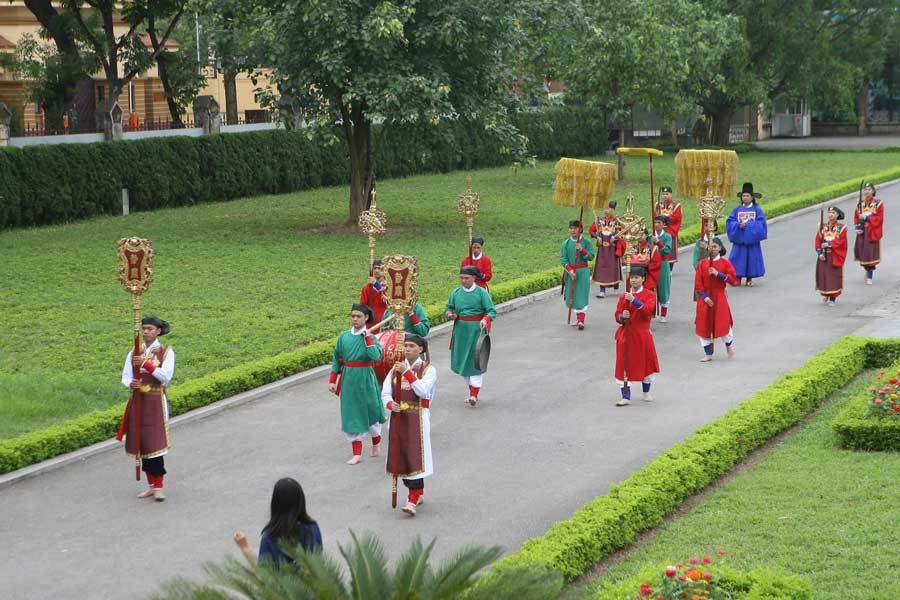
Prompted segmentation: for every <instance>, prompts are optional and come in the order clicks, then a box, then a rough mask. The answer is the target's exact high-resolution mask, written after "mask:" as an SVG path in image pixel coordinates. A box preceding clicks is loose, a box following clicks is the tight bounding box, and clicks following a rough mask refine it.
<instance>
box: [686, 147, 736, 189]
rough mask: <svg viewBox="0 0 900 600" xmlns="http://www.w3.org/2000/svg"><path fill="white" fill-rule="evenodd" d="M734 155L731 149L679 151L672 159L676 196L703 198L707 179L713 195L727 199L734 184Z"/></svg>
mask: <svg viewBox="0 0 900 600" xmlns="http://www.w3.org/2000/svg"><path fill="white" fill-rule="evenodd" d="M737 163H738V157H737V152H735V151H734V150H679V151H678V154H677V155H676V156H675V170H676V172H677V180H678V195H679V196H682V197H685V198H695V199H700V198H702V197H703V196H704V195H706V189H707V188H706V178H707V177H709V178H711V179H712V186H711V189H712V193H713V195H715V196H721V197H722V198H728V197H730V196H731V195H732V194H733V193H734V186H735V184H736V183H737Z"/></svg>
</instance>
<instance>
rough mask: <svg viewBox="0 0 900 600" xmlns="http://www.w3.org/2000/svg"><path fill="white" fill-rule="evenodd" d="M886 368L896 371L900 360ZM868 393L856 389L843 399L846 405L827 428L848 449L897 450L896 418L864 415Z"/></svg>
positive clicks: (899, 425) (898, 424) (899, 426)
mask: <svg viewBox="0 0 900 600" xmlns="http://www.w3.org/2000/svg"><path fill="white" fill-rule="evenodd" d="M890 370H891V371H892V372H897V371H898V370H900V361H897V362H894V363H893V364H892V365H891V367H890ZM869 396H870V392H869V390H868V388H867V389H865V390H862V391H860V392H859V393H858V394H857V395H856V396H854V397H853V398H851V399H850V400H848V401H847V404H846V406H844V408H843V409H842V410H841V412H839V413H838V415H837V416H836V417H835V418H834V419H832V421H831V429H832V430H833V431H834V433H835V434H836V435H837V436H838V439H839V440H840V443H841V446H843V447H844V448H848V449H850V450H866V451H881V452H900V419H898V418H896V417H888V418H880V419H879V418H871V417H870V418H866V411H867V410H868V406H869Z"/></svg>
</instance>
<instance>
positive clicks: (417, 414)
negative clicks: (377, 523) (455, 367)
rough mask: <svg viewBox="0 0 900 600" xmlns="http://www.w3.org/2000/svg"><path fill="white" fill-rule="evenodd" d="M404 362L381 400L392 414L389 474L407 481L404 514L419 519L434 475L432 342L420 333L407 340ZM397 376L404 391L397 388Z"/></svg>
mask: <svg viewBox="0 0 900 600" xmlns="http://www.w3.org/2000/svg"><path fill="white" fill-rule="evenodd" d="M403 356H404V360H402V361H398V362H397V363H395V364H394V368H393V370H392V371H391V372H390V373H388V376H387V377H385V379H384V384H383V385H382V387H381V400H382V402H384V407H385V408H386V409H387V410H389V411H391V427H390V434H389V436H388V438H389V443H388V455H387V472H388V473H390V474H391V475H393V476H394V477H399V478H402V479H403V485H405V486H406V488H407V489H408V490H409V496H408V498H407V501H406V506H404V507H403V509H402V510H403V512H405V513H406V514H408V515H410V516H415V514H416V507H417V506H418V505H419V504H421V503H422V500H423V496H424V494H425V478H426V477H430V476H431V474H432V473H434V462H433V461H432V458H431V402H432V400H434V390H435V386H436V384H437V369H435V368H434V367H433V366H432V365H431V364H430V361H429V356H428V342H426V341H425V338H423V337H421V336H419V335H416V334H414V333H413V334H407V335H406V337H405V339H404V341H403ZM396 375H399V376H400V378H401V379H400V381H401V383H400V388H399V389H396Z"/></svg>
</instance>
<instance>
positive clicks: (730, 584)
mask: <svg viewBox="0 0 900 600" xmlns="http://www.w3.org/2000/svg"><path fill="white" fill-rule="evenodd" d="M664 568H665V567H662V568H660V567H658V566H655V565H654V566H651V565H648V566H646V567H644V568H642V569H641V574H640V575H639V576H638V577H635V578H632V579H629V580H627V581H622V582H620V583H618V584H615V585H609V586H607V587H603V588H601V589H600V591H599V592H598V593H597V594H596V595H595V596H593V598H594V599H595V600H632V599H633V598H637V597H640V595H641V594H640V588H641V584H642V583H643V582H647V581H653V580H655V579H656V578H657V577H658V574H659V573H660V572H662V570H663V569H664ZM716 582H717V585H718V587H719V588H720V589H722V590H724V591H726V592H727V593H729V594H730V596H729V597H730V598H733V599H734V600H785V599H788V598H790V599H791V600H807V599H811V598H812V597H813V593H812V586H810V584H809V582H807V581H805V580H804V579H802V578H800V577H797V576H795V575H785V574H783V573H778V572H775V571H771V570H768V569H754V570H753V571H750V572H748V573H745V572H742V571H735V570H733V569H728V568H724V567H723V568H720V569H719V570H718V572H717V575H716Z"/></svg>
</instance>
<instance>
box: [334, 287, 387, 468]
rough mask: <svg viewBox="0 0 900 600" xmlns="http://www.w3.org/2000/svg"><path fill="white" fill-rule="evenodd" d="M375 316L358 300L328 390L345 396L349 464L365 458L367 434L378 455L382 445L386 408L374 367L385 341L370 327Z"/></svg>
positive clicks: (337, 350) (338, 348) (344, 428)
mask: <svg viewBox="0 0 900 600" xmlns="http://www.w3.org/2000/svg"><path fill="white" fill-rule="evenodd" d="M373 319H374V317H373V315H372V309H371V308H369V307H368V306H366V305H365V304H354V305H353V307H352V308H351V309H350V329H349V330H348V331H345V332H343V333H342V334H341V335H340V336H338V339H337V344H335V346H334V354H333V356H332V361H331V377H330V378H329V380H328V390H329V391H330V392H332V393H335V394H338V395H339V396H340V398H341V430H342V431H343V432H344V434H345V435H346V436H347V441H349V442H350V445H351V448H352V450H353V456H351V457H350V460H348V461H347V464H348V465H355V464H357V463H359V461H360V460H362V443H363V440H364V439H365V438H366V434H369V435H370V436H371V437H372V456H378V452H379V449H380V447H381V424H382V423H384V408H383V407H382V405H381V400H380V399H379V396H380V394H381V387H380V386H379V384H378V380H377V379H376V378H375V370H374V368H373V367H374V366H375V361H378V360H381V345H380V344H379V343H378V340H376V339H375V336H373V335H372V333H371V332H370V331H369V330H367V329H366V323H367V322H370V321H372V320H373ZM338 375H340V381H338Z"/></svg>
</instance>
